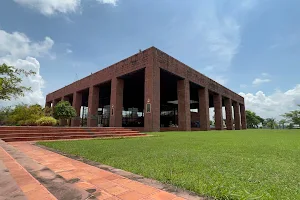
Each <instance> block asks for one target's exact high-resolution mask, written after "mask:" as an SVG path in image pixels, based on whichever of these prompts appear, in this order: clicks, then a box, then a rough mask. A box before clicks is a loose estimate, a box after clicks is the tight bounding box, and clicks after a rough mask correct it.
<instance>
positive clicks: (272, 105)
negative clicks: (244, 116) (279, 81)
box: [240, 84, 300, 119]
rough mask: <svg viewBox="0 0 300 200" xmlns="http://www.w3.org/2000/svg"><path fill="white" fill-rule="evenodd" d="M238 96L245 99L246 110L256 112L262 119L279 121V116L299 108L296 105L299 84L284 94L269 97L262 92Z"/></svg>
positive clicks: (280, 92) (276, 92) (299, 98)
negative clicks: (270, 118) (272, 118)
mask: <svg viewBox="0 0 300 200" xmlns="http://www.w3.org/2000/svg"><path fill="white" fill-rule="evenodd" d="M240 95H241V96H243V97H244V98H245V105H246V109H248V110H251V111H254V112H256V113H257V114H258V115H259V116H261V117H263V118H269V117H274V118H276V119H280V118H281V116H280V115H282V114H284V113H286V112H289V111H291V110H295V109H298V108H299V107H297V105H298V104H300V84H299V85H296V86H295V87H294V88H293V89H290V90H288V91H286V92H282V91H279V90H278V91H275V92H274V93H273V94H271V95H269V96H268V95H266V94H264V92H262V91H258V92H257V93H256V94H252V93H248V94H245V93H240Z"/></svg>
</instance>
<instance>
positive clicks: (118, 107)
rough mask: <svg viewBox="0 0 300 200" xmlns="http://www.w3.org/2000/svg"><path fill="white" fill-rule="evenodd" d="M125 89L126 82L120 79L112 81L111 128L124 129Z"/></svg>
mask: <svg viewBox="0 0 300 200" xmlns="http://www.w3.org/2000/svg"><path fill="white" fill-rule="evenodd" d="M123 89H124V80H122V79H119V78H113V79H112V80H111V96H110V121H109V126H110V127H122V111H123ZM133 98H134V97H133Z"/></svg>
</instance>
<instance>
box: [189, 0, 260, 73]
mask: <svg viewBox="0 0 300 200" xmlns="http://www.w3.org/2000/svg"><path fill="white" fill-rule="evenodd" d="M257 3H258V1H257V0H241V1H238V2H237V1H231V0H229V1H226V3H225V2H223V1H218V0H210V1H203V3H202V4H201V6H199V7H200V8H199V12H198V14H197V15H196V16H195V21H194V22H193V24H192V25H191V27H193V30H192V33H193V34H194V37H191V38H192V39H193V40H194V42H195V41H198V42H199V56H200V57H201V62H202V61H203V62H204V66H207V67H205V70H212V69H217V70H224V71H226V70H227V69H228V68H229V67H230V66H231V63H232V60H233V59H234V57H235V55H236V54H237V53H238V51H239V47H240V43H241V36H240V34H241V27H242V26H243V23H244V22H243V18H244V17H246V16H247V15H248V14H249V12H250V11H251V10H252V9H253V8H254V7H255V6H256V4H257ZM189 37H190V36H189Z"/></svg>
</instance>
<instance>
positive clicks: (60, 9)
mask: <svg viewBox="0 0 300 200" xmlns="http://www.w3.org/2000/svg"><path fill="white" fill-rule="evenodd" d="M14 1H15V2H16V3H18V4H20V5H22V6H26V7H29V8H31V9H34V10H37V11H39V12H40V13H42V14H43V15H46V16H50V15H54V14H59V13H61V14H68V13H76V12H77V11H80V8H81V0H14ZM96 1H97V2H99V3H101V4H111V5H114V6H116V5H117V2H118V0H96ZM67 19H69V18H67ZM70 21H71V20H70Z"/></svg>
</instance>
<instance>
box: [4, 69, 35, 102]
mask: <svg viewBox="0 0 300 200" xmlns="http://www.w3.org/2000/svg"><path fill="white" fill-rule="evenodd" d="M34 74H35V72H33V71H25V70H23V69H16V68H14V67H13V66H8V65H6V64H2V65H0V100H10V99H11V97H17V96H24V92H26V91H31V88H30V87H25V86H21V85H20V83H21V82H22V76H26V77H27V76H30V75H34Z"/></svg>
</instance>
